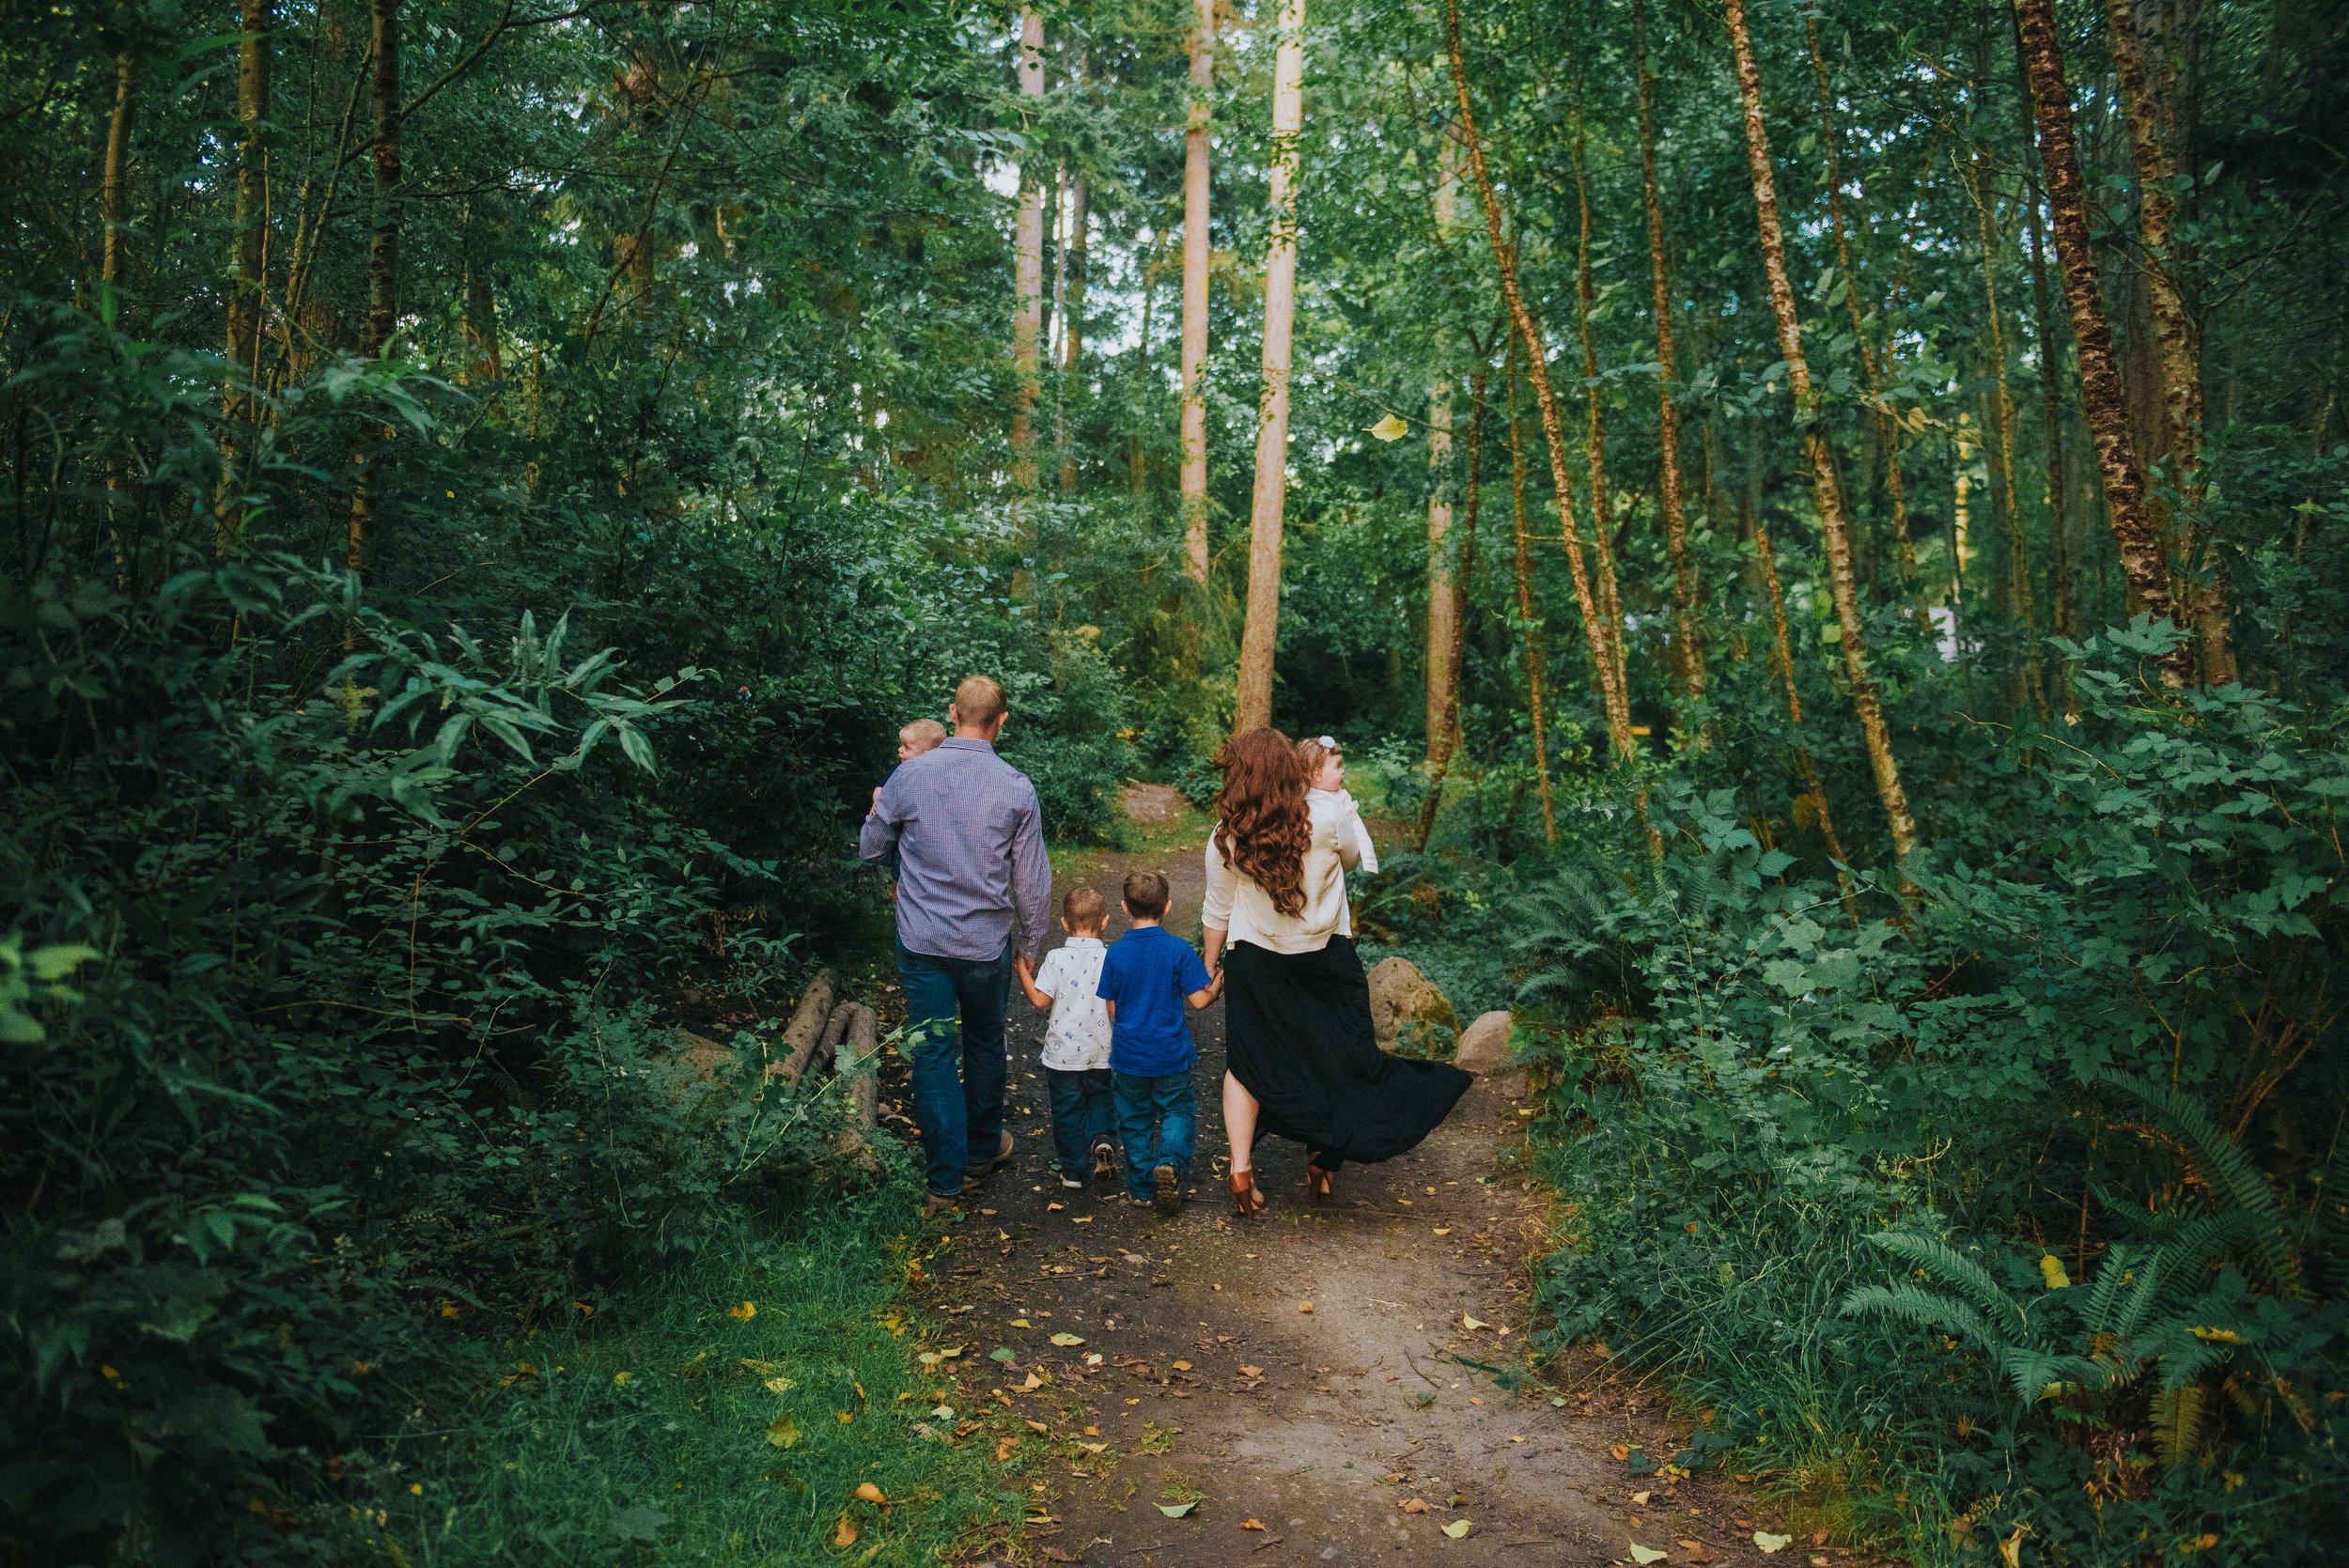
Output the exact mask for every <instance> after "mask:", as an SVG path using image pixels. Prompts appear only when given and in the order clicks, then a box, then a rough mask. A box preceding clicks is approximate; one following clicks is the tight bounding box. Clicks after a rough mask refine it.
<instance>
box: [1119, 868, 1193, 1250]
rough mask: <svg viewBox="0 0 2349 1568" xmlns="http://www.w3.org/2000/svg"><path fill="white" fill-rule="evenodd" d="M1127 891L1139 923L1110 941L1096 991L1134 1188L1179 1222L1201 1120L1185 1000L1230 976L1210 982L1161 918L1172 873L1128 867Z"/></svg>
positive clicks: (1139, 1197) (1129, 913) (1129, 911)
mask: <svg viewBox="0 0 2349 1568" xmlns="http://www.w3.org/2000/svg"><path fill="white" fill-rule="evenodd" d="M1124 892H1125V905H1126V917H1127V918H1128V920H1130V921H1131V922H1132V923H1133V926H1132V929H1130V930H1128V932H1127V933H1126V934H1125V935H1124V936H1122V937H1120V938H1118V939H1117V940H1116V941H1114V942H1112V944H1111V945H1110V950H1109V953H1108V954H1107V955H1105V956H1104V957H1103V959H1102V961H1101V981H1100V984H1099V986H1097V988H1096V989H1097V995H1099V997H1100V999H1101V1000H1102V1001H1105V1002H1107V1003H1109V1009H1110V1092H1111V1094H1112V1095H1113V1096H1114V1097H1115V1099H1116V1101H1117V1119H1118V1124H1119V1130H1120V1131H1121V1132H1122V1133H1123V1134H1124V1135H1125V1141H1126V1185H1127V1190H1128V1192H1130V1193H1131V1194H1132V1195H1133V1200H1134V1202H1136V1203H1156V1204H1157V1206H1158V1211H1159V1213H1160V1214H1162V1215H1166V1216H1168V1217H1169V1218H1172V1217H1173V1216H1175V1215H1177V1214H1180V1213H1181V1212H1182V1208H1183V1178H1184V1177H1185V1176H1186V1175H1188V1174H1189V1173H1190V1156H1191V1147H1192V1143H1193V1140H1194V1137H1195V1133H1196V1129H1197V1126H1198V1121H1199V1105H1198V1101H1197V1099H1196V1097H1195V1096H1194V1095H1193V1094H1192V1093H1191V1087H1190V1067H1191V1063H1194V1062H1196V1061H1198V1060H1199V1048H1198V1047H1196V1046H1194V1045H1192V1044H1191V1043H1190V1022H1189V1021H1188V1020H1187V1019H1186V1018H1185V1017H1184V1016H1183V1003H1185V1002H1186V1001H1188V1002H1189V1003H1190V1005H1191V1006H1193V1007H1205V1006H1206V1005H1207V1004H1208V1003H1209V1002H1211V1001H1215V999H1216V997H1217V995H1218V994H1219V993H1220V992H1221V990H1222V989H1223V982H1222V980H1221V977H1218V978H1215V979H1212V980H1211V979H1209V978H1208V975H1207V966H1206V965H1205V964H1203V963H1201V962H1200V961H1199V955H1198V954H1196V953H1193V952H1192V951H1191V948H1190V943H1189V942H1187V941H1185V940H1183V939H1182V938H1180V937H1178V936H1176V935H1175V934H1174V933H1173V932H1172V931H1169V930H1167V929H1166V928H1165V927H1164V926H1163V925H1161V924H1159V922H1160V921H1162V920H1164V919H1165V918H1166V900H1167V889H1166V878H1165V877H1161V876H1159V874H1158V873H1157V872H1155V871H1136V872H1131V873H1129V874H1128V876H1127V877H1126V886H1125V890H1124ZM1154 1150H1155V1153H1154V1152H1153V1151H1154Z"/></svg>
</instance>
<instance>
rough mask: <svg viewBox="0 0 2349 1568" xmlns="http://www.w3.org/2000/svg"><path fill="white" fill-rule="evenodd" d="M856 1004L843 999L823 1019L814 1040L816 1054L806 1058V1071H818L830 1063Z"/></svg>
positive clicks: (855, 1011) (837, 1049)
mask: <svg viewBox="0 0 2349 1568" xmlns="http://www.w3.org/2000/svg"><path fill="white" fill-rule="evenodd" d="M857 1010H858V1009H857V1004H856V1003H855V1002H853V1001H844V1002H841V1003H840V1004H839V1005H838V1006H836V1007H834V1008H833V1009H832V1016H831V1017H828V1018H826V1019H825V1020H824V1032H823V1034H822V1035H821V1036H820V1037H819V1038H818V1039H817V1042H816V1054H815V1055H813V1056H811V1057H809V1058H808V1059H807V1068H806V1071H807V1072H810V1073H820V1072H822V1071H823V1070H824V1069H825V1068H827V1067H829V1066H831V1065H832V1057H833V1056H834V1055H835V1054H836V1053H837V1052H838V1051H839V1049H840V1039H841V1036H842V1035H844V1034H846V1033H847V1032H848V1020H849V1019H850V1018H852V1017H855V1016H856V1014H857Z"/></svg>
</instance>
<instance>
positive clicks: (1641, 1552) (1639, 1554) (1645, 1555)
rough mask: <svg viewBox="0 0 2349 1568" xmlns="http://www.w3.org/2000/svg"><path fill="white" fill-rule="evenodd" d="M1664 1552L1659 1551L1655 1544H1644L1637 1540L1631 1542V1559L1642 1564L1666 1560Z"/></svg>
mask: <svg viewBox="0 0 2349 1568" xmlns="http://www.w3.org/2000/svg"><path fill="white" fill-rule="evenodd" d="M1664 1557H1665V1554H1664V1553H1662V1552H1659V1551H1657V1549H1656V1548H1655V1547H1653V1546H1642V1545H1640V1544H1639V1543H1638V1542H1637V1541H1634V1542H1633V1543H1631V1560H1632V1561H1634V1562H1638V1563H1642V1564H1645V1563H1650V1562H1661V1561H1663V1560H1664Z"/></svg>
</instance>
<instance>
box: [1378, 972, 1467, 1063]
mask: <svg viewBox="0 0 2349 1568" xmlns="http://www.w3.org/2000/svg"><path fill="white" fill-rule="evenodd" d="M1369 979H1370V1021H1371V1027H1372V1028H1373V1029H1374V1030H1375V1031H1376V1032H1377V1035H1378V1048H1379V1049H1380V1050H1392V1049H1394V1042H1395V1040H1396V1038H1397V1037H1398V1036H1399V1035H1400V1034H1401V1033H1402V1032H1403V1028H1404V1026H1405V1025H1406V1024H1411V1023H1416V1024H1418V1025H1420V1026H1421V1027H1422V1028H1423V1029H1457V1028H1459V1026H1460V1016H1459V1015H1458V1014H1457V1013H1455V1012H1454V1011H1453V1010H1452V1003H1451V1001H1448V1000H1447V999H1446V998H1445V996H1444V994H1443V992H1441V991H1439V990H1438V989H1437V988H1436V983H1435V982H1434V981H1432V980H1430V979H1428V978H1427V977H1426V976H1425V975H1423V974H1422V973H1420V972H1419V968H1418V966H1417V965H1415V964H1413V963H1412V962H1411V961H1410V960H1409V959H1408V958H1404V957H1392V958H1381V959H1380V960H1379V961H1378V962H1377V965H1375V966H1374V967H1373V968H1372V969H1371V971H1370V976H1369Z"/></svg>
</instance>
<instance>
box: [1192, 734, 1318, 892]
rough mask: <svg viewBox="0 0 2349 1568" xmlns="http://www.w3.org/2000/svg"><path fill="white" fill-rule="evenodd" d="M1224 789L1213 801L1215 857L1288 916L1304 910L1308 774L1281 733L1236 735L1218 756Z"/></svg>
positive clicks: (1309, 839) (1308, 829)
mask: <svg viewBox="0 0 2349 1568" xmlns="http://www.w3.org/2000/svg"><path fill="white" fill-rule="evenodd" d="M1215 766H1216V767H1218V768H1221V769H1222V771H1223V787H1222V789H1221V790H1220V791H1219V792H1218V793H1217V795H1216V798H1215V811H1216V815H1217V816H1218V817H1219V818H1220V819H1221V820H1219V821H1218V822H1217V823H1216V827H1215V849H1216V853H1217V854H1219V855H1221V856H1222V857H1223V863H1224V864H1226V865H1228V866H1230V867H1231V868H1232V869H1233V870H1235V871H1237V872H1238V873H1239V874H1240V875H1241V876H1243V877H1247V878H1248V879H1249V880H1250V881H1252V882H1253V883H1255V884H1256V886H1258V887H1260V888H1262V889H1263V890H1264V891H1265V894H1266V896H1267V897H1268V898H1270V899H1271V900H1272V907H1273V908H1275V909H1277V910H1279V911H1280V912H1281V913H1283V914H1284V915H1294V914H1298V913H1300V912H1302V911H1303V909H1304V908H1305V849H1306V847H1307V846H1309V845H1310V844H1311V843H1312V842H1313V821H1312V818H1311V817H1309V816H1308V815H1306V810H1305V769H1304V767H1303V765H1301V764H1300V763H1299V761H1298V760H1297V748H1296V747H1295V746H1294V745H1292V744H1290V742H1289V737H1287V736H1285V735H1283V734H1282V733H1281V732H1280V731H1279V730H1276V729H1272V728H1270V727H1266V728H1264V729H1253V730H1250V731H1248V732H1247V733H1246V734H1244V735H1236V736H1234V737H1232V738H1231V739H1229V740H1227V741H1225V742H1224V743H1223V747H1222V750H1221V751H1219V752H1217V753H1216V754H1215Z"/></svg>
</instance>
